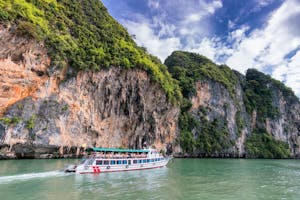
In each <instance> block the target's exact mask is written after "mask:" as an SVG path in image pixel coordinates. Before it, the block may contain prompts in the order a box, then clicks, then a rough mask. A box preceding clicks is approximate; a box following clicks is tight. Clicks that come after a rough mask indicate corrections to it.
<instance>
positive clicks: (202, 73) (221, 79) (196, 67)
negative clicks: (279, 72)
mask: <svg viewBox="0 0 300 200" xmlns="http://www.w3.org/2000/svg"><path fill="white" fill-rule="evenodd" d="M165 63H166V65H167V66H168V68H169V70H170V71H171V73H172V75H173V76H174V77H175V78H176V79H177V80H178V81H179V84H180V85H181V86H182V88H183V91H186V95H185V96H184V97H185V99H186V101H188V102H189V103H190V107H188V108H186V107H185V108H184V109H183V110H182V112H183V114H182V116H181V124H180V128H181V135H180V139H179V141H181V146H182V147H183V146H184V147H185V148H183V149H182V150H179V151H177V154H178V156H195V157H269V158H272V157H289V156H291V157H300V149H299V145H300V126H299V125H300V102H299V99H298V98H297V97H296V96H295V95H294V93H293V92H292V91H291V89H289V88H287V87H286V86H284V85H283V84H282V83H280V82H279V81H277V80H274V79H272V78H271V77H270V76H268V75H265V74H263V73H261V72H259V71H257V70H255V69H249V70H248V71H247V73H246V76H244V75H242V74H240V73H238V72H236V71H233V70H231V69H230V68H228V67H227V66H217V65H216V64H214V63H212V62H211V61H210V60H208V59H207V58H205V57H203V56H200V55H197V54H193V53H189V52H180V51H178V52H174V53H173V54H172V55H171V56H169V57H168V58H167V60H166V62H165ZM190 71H192V72H193V73H190ZM216 74H217V76H215V75H216ZM191 83H192V84H191ZM192 87H195V88H194V90H193V89H192ZM187 116H190V117H187ZM187 124H188V125H187ZM187 127H188V128H187ZM216 130H217V131H216ZM183 134H184V135H183ZM261 138H263V139H261ZM224 141H225V142H224ZM182 144H184V145H182ZM187 144H188V145H187ZM247 144H248V148H247ZM189 146H192V148H191V147H189ZM253 152H254V153H253Z"/></svg>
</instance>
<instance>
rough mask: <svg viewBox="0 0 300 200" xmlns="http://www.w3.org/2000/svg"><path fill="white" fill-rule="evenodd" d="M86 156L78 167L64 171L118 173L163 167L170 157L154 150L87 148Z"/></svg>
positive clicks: (72, 166)
mask: <svg viewBox="0 0 300 200" xmlns="http://www.w3.org/2000/svg"><path fill="white" fill-rule="evenodd" d="M86 152H87V154H88V156H87V157H86V158H85V159H83V161H82V162H81V164H79V165H71V166H69V167H68V168H67V169H66V170H65V171H66V172H76V173H77V174H86V173H102V172H119V171H130V170H143V169H153V168H159V167H164V166H166V165H167V164H168V162H169V161H170V159H171V157H164V156H162V155H161V154H159V153H158V152H157V151H156V150H155V149H138V150H136V149H116V148H88V149H86Z"/></svg>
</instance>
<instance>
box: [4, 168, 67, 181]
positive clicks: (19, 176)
mask: <svg viewBox="0 0 300 200" xmlns="http://www.w3.org/2000/svg"><path fill="white" fill-rule="evenodd" d="M66 175H67V174H66V173H64V172H63V171H59V170H56V171H49V172H40V173H28V174H17V175H12V176H0V184H5V183H10V182H13V181H26V180H30V179H38V178H48V177H60V176H66Z"/></svg>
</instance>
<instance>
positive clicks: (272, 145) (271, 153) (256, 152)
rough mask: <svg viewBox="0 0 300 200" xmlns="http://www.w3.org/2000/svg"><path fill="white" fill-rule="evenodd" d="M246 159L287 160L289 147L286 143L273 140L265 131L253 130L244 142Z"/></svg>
mask: <svg viewBox="0 0 300 200" xmlns="http://www.w3.org/2000/svg"><path fill="white" fill-rule="evenodd" d="M246 151H247V157H250V158H288V157H290V153H289V146H288V144H287V143H286V142H283V141H278V140H275V138H274V137H273V136H272V135H270V134H269V133H267V131H266V130H254V131H253V133H252V135H251V136H250V137H248V138H247V140H246Z"/></svg>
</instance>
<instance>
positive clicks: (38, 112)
mask: <svg viewBox="0 0 300 200" xmlns="http://www.w3.org/2000/svg"><path fill="white" fill-rule="evenodd" d="M10 31H12V30H11V27H4V26H2V27H1V32H0V34H1V37H0V43H1V45H0V46H1V47H0V48H1V49H0V54H1V61H0V71H1V75H0V90H1V92H0V100H1V101H0V104H1V113H0V114H1V115H2V118H1V122H0V148H2V150H1V152H2V156H3V157H4V155H8V156H10V157H18V158H19V157H20V158H23V157H24V158H31V157H45V158H48V157H57V156H72V155H78V154H80V152H82V151H83V148H84V147H87V146H102V147H115V148H116V147H123V148H142V147H143V146H152V147H155V148H157V149H159V150H163V151H171V150H172V148H173V147H174V142H175V138H176V135H177V133H178V127H177V119H178V115H179V108H178V107H174V106H173V105H172V104H171V103H169V102H168V101H167V98H166V95H165V93H164V92H163V90H162V89H161V87H160V86H159V85H158V84H156V83H153V81H151V79H150V77H149V76H148V75H147V73H146V72H144V71H142V70H135V69H133V70H121V69H119V68H115V67H111V68H110V69H108V70H101V71H99V72H92V71H81V72H79V73H77V74H76V76H75V77H72V78H68V79H66V80H64V81H63V82H61V81H60V80H62V78H63V77H64V73H65V72H64V70H55V71H52V72H51V73H50V72H49V63H50V59H49V58H48V57H47V56H46V55H47V53H46V50H45V49H44V48H43V45H42V44H38V43H36V42H35V41H33V40H30V39H26V38H22V37H18V36H16V35H14V34H12V33H10ZM14 43H17V44H18V45H19V46H17V47H16V46H15V45H13V44H14ZM2 44H3V45H2ZM16 49H17V51H16ZM15 54H17V56H16V55H15ZM15 57H17V58H18V59H15ZM3 154H4V155H3Z"/></svg>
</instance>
